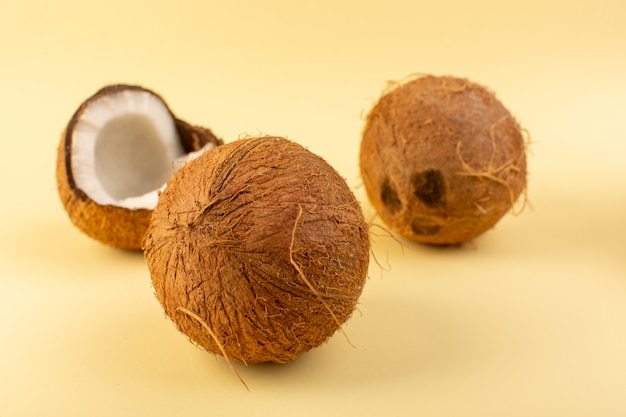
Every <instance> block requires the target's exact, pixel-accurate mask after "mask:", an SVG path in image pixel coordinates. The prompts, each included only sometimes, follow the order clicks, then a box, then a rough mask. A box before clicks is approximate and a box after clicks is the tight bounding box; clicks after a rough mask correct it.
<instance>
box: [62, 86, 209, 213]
mask: <svg viewBox="0 0 626 417" xmlns="http://www.w3.org/2000/svg"><path fill="white" fill-rule="evenodd" d="M72 135H73V136H72V148H71V153H72V155H71V168H72V173H73V176H74V181H75V183H76V186H77V187H78V188H80V189H81V190H83V191H84V192H85V193H86V194H87V195H88V196H89V198H91V199H92V200H93V201H94V202H96V203H97V204H100V205H115V206H119V207H125V208H129V209H141V208H146V209H154V207H155V206H156V203H157V200H158V191H159V190H161V189H163V188H164V186H165V184H166V183H167V180H168V179H169V178H170V177H171V176H172V174H173V173H174V172H175V171H176V170H177V169H178V168H180V167H181V166H182V165H183V164H184V162H185V161H187V160H189V159H192V158H194V157H196V156H197V155H198V154H199V153H201V152H194V153H191V154H187V153H186V152H185V149H184V148H183V146H182V144H181V142H180V137H179V135H178V132H177V130H176V124H175V121H174V117H173V116H172V114H171V113H170V112H169V110H168V109H167V107H166V105H165V103H164V102H163V101H162V100H161V99H160V98H159V97H158V96H156V95H154V94H151V93H150V92H148V91H142V90H122V91H118V92H114V93H110V94H107V95H103V96H102V97H99V98H97V99H94V100H92V101H91V102H89V104H88V106H87V107H86V108H85V110H84V111H83V113H82V114H81V115H80V116H79V119H78V120H77V122H76V124H75V127H74V130H73V132H72ZM211 147H213V145H212V144H207V146H205V148H203V149H202V150H201V151H205V150H207V149H209V148H211Z"/></svg>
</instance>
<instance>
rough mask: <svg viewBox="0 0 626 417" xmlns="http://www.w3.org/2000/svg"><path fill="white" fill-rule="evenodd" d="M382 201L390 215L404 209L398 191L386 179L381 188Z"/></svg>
mask: <svg viewBox="0 0 626 417" xmlns="http://www.w3.org/2000/svg"><path fill="white" fill-rule="evenodd" d="M380 199H381V200H382V202H383V204H384V205H385V207H386V208H387V209H388V210H389V212H390V213H395V212H397V211H398V210H400V209H401V208H402V201H400V197H398V193H397V191H396V189H395V188H394V187H393V186H392V185H391V183H390V181H389V178H385V181H383V185H382V186H381V187H380Z"/></svg>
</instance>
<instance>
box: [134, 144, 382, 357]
mask: <svg viewBox="0 0 626 417" xmlns="http://www.w3.org/2000/svg"><path fill="white" fill-rule="evenodd" d="M369 248H370V242H369V229H368V225H367V223H366V222H365V220H364V217H363V213H362V211H361V207H360V205H359V203H358V201H357V200H356V199H355V197H354V195H353V194H352V192H351V190H350V189H349V188H348V186H347V184H346V182H345V181H344V179H343V178H341V177H340V176H339V174H338V173H337V172H336V171H335V170H334V169H333V168H332V167H331V166H330V165H329V164H328V163H326V162H325V161H324V160H323V159H322V158H320V157H319V156H316V155H315V154H313V153H311V152H310V151H308V150H306V149H305V148H303V147H302V146H300V145H298V144H296V143H294V142H292V141H290V140H287V139H284V138H278V137H259V138H248V139H240V140H237V141H234V142H232V143H227V144H225V145H223V146H220V147H218V148H215V149H213V150H211V151H209V152H207V153H205V154H203V155H201V156H200V157H198V159H196V160H194V161H191V162H189V163H188V164H187V165H186V166H184V167H183V168H182V169H181V170H180V171H178V172H177V173H176V174H175V175H174V176H173V177H172V178H171V179H170V181H169V182H168V185H167V188H166V189H165V191H164V192H163V193H162V195H161V196H160V198H159V203H158V204H157V207H156V209H155V210H154V213H153V216H152V221H151V223H150V226H149V228H148V231H147V233H146V238H145V241H144V255H145V257H146V260H147V263H148V266H149V269H150V273H151V276H152V282H153V286H154V289H155V292H156V297H157V298H158V300H159V301H160V303H161V304H162V306H163V307H164V309H165V312H166V313H167V315H168V316H169V317H170V318H171V319H172V320H173V321H174V323H175V324H176V326H177V327H178V329H179V330H180V331H181V332H182V333H184V334H186V335H187V336H188V337H189V338H190V339H191V340H192V341H193V342H195V343H197V344H198V345H200V346H202V347H204V348H205V349H206V350H208V351H209V352H212V353H216V354H222V355H225V356H226V357H227V358H231V359H236V360H238V361H242V362H245V363H256V362H286V361H289V360H292V359H295V358H296V356H297V355H298V354H299V353H301V352H306V351H308V350H310V349H311V348H313V347H316V346H318V345H320V344H321V343H323V342H324V341H325V340H326V339H327V338H328V337H330V336H331V335H332V334H333V333H334V332H335V331H336V330H338V329H339V328H340V327H341V324H342V323H344V322H345V321H346V320H347V319H348V318H349V317H350V316H351V314H352V312H353V311H354V309H355V307H356V304H357V301H358V298H359V296H360V294H361V291H362V288H363V285H364V283H365V280H366V276H367V269H368V262H369Z"/></svg>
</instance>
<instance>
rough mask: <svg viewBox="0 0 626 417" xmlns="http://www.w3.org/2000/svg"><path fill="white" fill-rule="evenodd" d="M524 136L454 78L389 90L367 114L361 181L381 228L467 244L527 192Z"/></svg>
mask: <svg viewBox="0 0 626 417" xmlns="http://www.w3.org/2000/svg"><path fill="white" fill-rule="evenodd" d="M525 151H526V140H525V137H524V131H523V130H522V128H521V127H520V126H519V124H518V123H517V121H516V120H515V119H514V118H513V116H512V115H511V114H510V113H509V111H508V110H507V109H506V108H505V107H504V106H503V105H502V104H501V103H500V101H498V100H497V99H496V97H495V95H494V94H493V93H492V92H491V91H489V90H488V89H487V88H485V87H483V86H481V85H478V84H475V83H473V82H470V81H469V80H466V79H462V78H456V77H449V76H444V77H436V76H422V77H419V78H415V79H412V80H410V81H408V82H405V83H400V84H398V85H396V86H395V87H394V88H393V89H391V90H390V91H387V92H386V93H385V94H384V95H383V96H382V97H381V98H380V99H379V100H378V102H377V103H376V104H375V106H374V107H373V108H372V109H371V111H370V113H369V114H368V116H367V121H366V125H365V128H364V131H363V137H362V142H361V149H360V169H361V176H362V178H363V182H364V185H365V188H366V191H367V195H368V198H369V200H370V201H371V203H372V205H373V206H374V208H375V209H376V212H377V213H378V214H379V215H380V217H381V218H382V220H383V221H384V222H385V223H386V224H387V225H388V226H389V227H390V228H391V229H392V230H394V231H395V232H397V233H399V234H400V235H402V236H404V237H407V238H409V239H411V240H415V241H418V242H423V243H429V244H438V245H451V244H459V243H463V242H467V241H469V240H471V239H473V238H475V237H477V236H479V235H480V234H482V233H483V232H485V231H486V230H488V229H490V228H492V227H493V226H494V225H495V224H496V223H497V222H498V221H499V220H500V218H501V217H502V216H503V215H504V214H505V213H506V212H508V211H509V210H511V208H513V207H514V206H515V203H516V201H517V200H518V197H519V196H520V195H521V194H523V193H524V190H525V187H526V152H525Z"/></svg>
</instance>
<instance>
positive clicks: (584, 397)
mask: <svg viewBox="0 0 626 417" xmlns="http://www.w3.org/2000/svg"><path fill="white" fill-rule="evenodd" d="M214 3H215V2H198V1H186V0H183V1H180V2H169V1H168V2H166V1H149V2H148V1H124V2H122V1H118V0H112V1H110V2H108V3H106V4H104V3H102V4H99V3H98V4H96V3H91V2H79V1H69V0H65V1H58V2H47V1H34V0H25V1H21V2H7V4H5V5H4V6H3V13H2V14H0V39H2V48H1V49H0V54H1V55H0V56H1V57H2V66H1V67H0V68H1V69H0V71H2V75H3V77H2V78H1V79H0V91H2V94H1V95H0V115H1V116H0V118H1V123H0V132H1V133H2V138H3V144H4V148H3V155H4V160H3V163H2V165H1V169H2V175H0V181H1V184H0V185H1V189H2V191H3V195H4V197H3V204H2V206H1V207H2V208H1V210H2V212H1V215H0V230H1V231H2V232H1V234H0V294H2V300H3V301H2V303H0V331H1V333H2V343H0V373H1V375H2V378H0V414H1V415H7V416H84V415H89V416H112V415H117V416H125V415H129V416H130V415H132V416H136V415H149V416H172V415H184V416H205V415H209V414H210V415H219V416H230V415H232V416H244V415H273V416H294V415H298V416H317V415H327V416H346V415H359V416H381V415H394V416H404V415H407V416H414V415H419V416H422V417H426V416H446V417H450V416H458V417H471V416H480V417H489V416H494V417H501V416H524V417H527V416H546V417H548V416H550V417H552V416H567V417H575V416H590V415H594V416H603V417H611V416H624V415H626V400H625V399H624V392H626V257H625V256H624V255H625V254H626V221H625V220H624V212H625V211H626V164H625V163H624V161H623V159H624V154H625V153H626V133H625V132H626V130H624V109H626V77H625V76H624V74H626V25H624V21H625V20H626V3H624V2H623V1H622V0H613V1H610V0H607V1H590V0H582V1H577V2H571V1H553V2H546V1H539V0H525V1H510V2H502V1H487V0H479V1H476V2H466V1H452V0H449V1H441V2H429V3H423V2H412V1H397V0H391V1H388V2H384V3H380V2H371V3H367V2H362V1H359V2H357V1H344V2H337V1H330V0H328V1H327V0H322V1H320V2H312V3H302V2H293V1H278V0H270V1H266V2H253V1H233V2H221V3H220V5H219V6H213V5H211V4H214ZM413 73H433V74H451V75H457V76H466V77H468V78H470V79H472V80H473V81H476V82H479V83H483V84H486V85H488V86H489V87H490V88H492V89H493V90H495V91H496V92H497V95H498V97H499V98H500V99H501V100H502V102H503V103H504V104H505V105H506V106H507V107H508V108H509V109H510V110H511V112H512V113H513V114H514V115H515V116H516V117H517V118H518V119H519V120H520V122H521V123H522V125H523V126H524V127H526V128H527V129H528V130H529V132H530V135H531V139H532V142H533V143H532V146H531V152H530V154H529V172H530V176H529V201H530V203H531V204H532V207H528V208H527V209H526V210H525V211H524V212H523V213H522V214H521V215H519V216H517V217H513V216H507V217H505V218H504V219H503V220H502V221H501V222H500V223H499V224H498V225H497V227H496V228H495V229H493V230H492V231H490V232H488V233H487V234H485V235H483V236H482V237H480V238H479V239H477V240H476V241H475V242H474V243H473V244H472V245H468V246H466V247H463V248H460V249H453V248H448V249H437V248H431V247H427V246H419V245H415V244H411V243H408V242H404V241H403V242H402V243H403V245H404V246H401V245H400V244H399V243H398V242H397V241H396V240H394V239H392V238H390V237H387V236H386V234H385V232H384V230H383V229H382V228H380V227H378V226H375V227H373V229H372V232H373V233H374V235H375V239H374V245H373V251H374V254H375V255H376V257H377V259H378V261H379V263H380V264H381V265H382V268H379V267H378V266H377V265H376V263H375V262H372V267H371V278H370V280H369V282H368V283H367V285H366V289H365V292H364V294H363V297H362V299H361V305H360V308H359V312H357V313H356V314H355V315H354V317H353V318H352V319H351V320H350V322H349V324H348V325H347V326H346V327H345V330H346V332H347V333H348V335H349V337H350V339H351V341H352V342H353V343H354V344H355V345H356V346H357V347H358V348H359V349H358V350H357V349H354V348H352V347H351V346H350V345H349V344H348V343H347V341H346V340H345V339H344V338H343V336H341V335H340V334H337V335H336V336H334V337H333V338H332V339H331V340H330V341H329V342H328V343H327V344H325V345H324V346H323V347H322V348H319V349H316V350H314V351H312V352H310V353H308V354H305V355H303V356H302V357H301V358H300V359H298V360H297V361H296V362H293V363H291V364H288V365H284V366H276V365H261V366H250V367H245V366H237V370H238V371H239V373H240V374H241V376H242V377H243V378H244V379H245V381H246V382H247V384H248V385H249V386H250V389H251V391H250V392H248V391H246V390H245V388H244V387H243V386H242V385H241V383H240V382H239V380H238V379H237V378H236V377H235V376H234V375H233V374H232V373H231V371H230V370H229V369H228V367H227V366H226V364H225V362H224V360H223V359H222V358H214V357H212V356H210V355H208V354H206V353H204V352H202V351H200V350H199V349H197V348H196V347H195V346H193V345H192V344H191V343H189V342H188V341H187V340H186V339H185V338H184V337H183V336H181V335H180V334H178V332H177V331H176V330H175V329H174V326H173V325H172V324H171V323H170V322H168V321H167V320H166V318H165V316H164V313H163V312H162V310H161V307H160V306H159V304H158V302H157V301H156V299H155V298H154V296H153V290H152V288H151V286H150V279H149V276H148V271H147V268H146V266H145V264H144V261H143V258H142V256H141V255H139V254H129V253H125V252H120V251H116V250H113V249H109V248H107V247H105V246H103V245H101V244H99V243H97V242H94V241H92V240H90V239H89V238H87V237H85V236H84V235H82V234H81V233H80V232H79V231H78V230H76V229H75V228H74V227H73V226H72V225H71V224H70V222H69V220H68V219H67V216H66V214H65V213H64V211H63V209H62V207H61V205H60V203H59V201H58V197H57V195H56V185H55V179H54V172H55V158H56V147H57V144H58V141H59V137H60V134H61V131H62V129H63V127H64V126H65V124H66V123H67V121H68V120H69V118H70V117H71V115H72V113H73V112H74V111H75V109H76V108H77V106H78V105H79V104H80V103H81V102H82V101H83V100H84V99H85V98H87V97H88V96H90V95H91V94H93V93H94V92H95V91H96V90H97V89H99V88H100V87H102V86H104V85H105V84H109V83H113V82H128V83H140V84H143V85H145V86H146V87H148V88H152V89H154V90H155V91H157V92H159V93H160V94H162V95H163V97H164V98H165V99H166V100H167V101H168V104H169V105H170V107H171V108H172V110H173V111H174V112H175V113H176V114H177V115H179V116H180V117H181V118H183V119H186V120H188V121H190V122H193V123H198V124H205V125H207V126H208V127H210V128H211V129H213V130H214V131H215V133H216V134H218V135H219V136H222V137H223V138H224V139H225V140H226V141H231V140H234V139H235V138H237V137H238V136H240V135H245V134H251V135H256V134H258V133H268V134H274V135H284V136H288V137H289V138H292V139H294V140H296V141H298V142H299V143H301V144H303V145H305V146H307V147H308V148H309V149H311V150H312V151H313V152H316V153H318V154H319V155H321V156H323V157H324V158H325V159H327V160H328V161H329V162H330V163H331V164H332V165H333V166H335V168H337V170H338V171H339V172H340V173H341V174H342V175H343V176H344V177H346V178H347V179H348V182H349V184H350V185H352V186H353V187H354V188H355V190H356V193H357V196H358V197H359V198H360V199H361V201H363V206H364V209H365V212H366V215H367V216H368V217H371V216H372V215H373V213H372V210H371V208H370V206H369V204H368V203H367V202H366V201H365V200H364V192H363V189H362V188H360V181H359V178H358V165H357V160H358V155H357V151H358V145H359V139H360V138H359V135H360V132H361V129H362V126H363V116H364V114H365V113H366V112H367V110H368V109H369V108H370V107H371V105H372V104H373V102H374V100H375V99H376V98H377V97H378V95H379V94H380V92H381V91H382V90H383V89H384V88H385V86H386V83H387V80H398V79H402V78H403V77H405V76H408V75H410V74H413ZM387 269H388V270H387Z"/></svg>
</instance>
